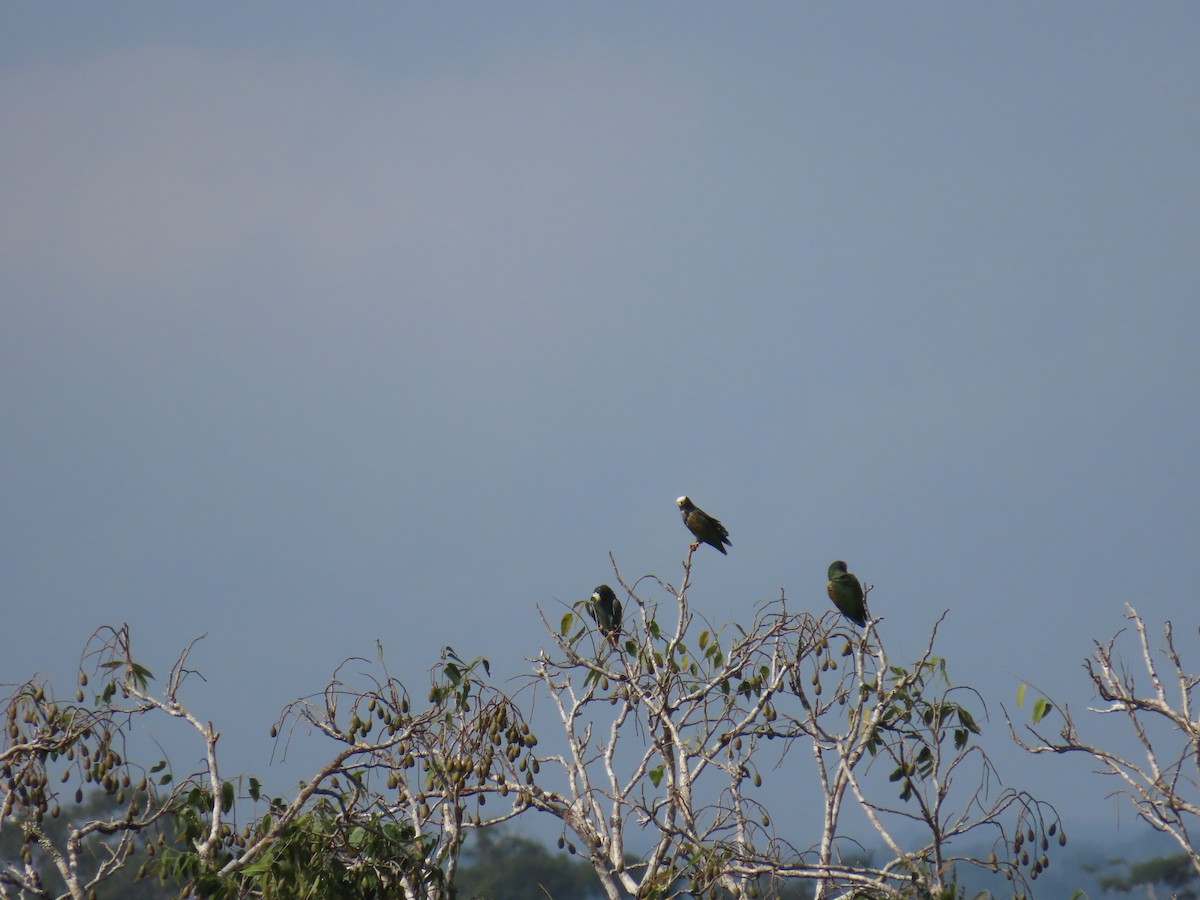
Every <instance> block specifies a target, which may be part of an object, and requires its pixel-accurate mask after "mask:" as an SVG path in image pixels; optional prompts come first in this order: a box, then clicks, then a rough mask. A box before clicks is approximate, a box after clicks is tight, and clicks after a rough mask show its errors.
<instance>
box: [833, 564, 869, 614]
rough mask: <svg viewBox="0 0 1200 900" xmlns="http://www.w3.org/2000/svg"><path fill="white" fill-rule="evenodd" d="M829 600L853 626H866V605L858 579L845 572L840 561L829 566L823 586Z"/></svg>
mask: <svg viewBox="0 0 1200 900" xmlns="http://www.w3.org/2000/svg"><path fill="white" fill-rule="evenodd" d="M825 590H826V591H827V592H828V593H829V599H830V600H832V601H833V605H834V606H836V607H837V608H838V611H839V612H840V613H841V614H842V615H843V616H845V617H846V618H847V619H849V620H850V621H851V622H853V623H854V624H855V625H866V624H867V605H866V603H865V602H863V589H862V585H861V584H859V582H858V579H857V578H856V577H855V576H854V575H853V574H852V573H850V572H848V571H847V570H846V564H845V563H844V562H842V561H841V560H840V559H838V560H835V561H833V562H831V563H830V564H829V581H828V583H827V584H826V585H825Z"/></svg>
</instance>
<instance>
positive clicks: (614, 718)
mask: <svg viewBox="0 0 1200 900" xmlns="http://www.w3.org/2000/svg"><path fill="white" fill-rule="evenodd" d="M614 573H615V574H616V577H617V580H618V582H619V583H620V584H621V585H622V587H623V588H624V589H625V591H626V592H627V594H628V596H629V602H628V603H626V604H625V610H626V613H625V626H626V636H625V639H624V640H623V641H621V642H619V643H618V646H617V647H616V648H614V649H613V650H612V651H611V652H609V653H607V654H605V653H604V652H603V650H604V644H603V641H602V640H600V639H598V638H597V636H596V633H595V632H592V631H590V630H589V629H588V627H587V623H586V620H585V619H584V618H583V617H582V616H581V615H580V612H581V609H582V607H581V605H580V604H576V607H577V608H576V609H574V610H572V611H570V612H567V613H566V614H564V615H563V616H562V617H561V619H560V621H559V622H558V623H557V627H553V626H552V625H551V624H550V623H549V622H548V621H547V622H546V625H547V629H548V630H549V631H550V632H551V633H552V635H553V637H554V640H555V645H554V652H553V653H552V654H550V653H545V652H543V653H542V654H540V655H539V656H538V657H536V658H535V659H533V660H532V662H533V674H532V676H531V678H532V679H533V680H534V682H535V683H536V684H537V686H538V687H539V688H540V690H542V691H543V692H544V693H545V694H547V695H548V696H549V698H550V700H551V702H552V704H553V706H554V708H555V710H556V711H557V713H558V717H559V720H560V722H561V725H562V728H563V732H564V735H565V737H566V750H565V751H563V752H561V753H556V754H549V755H547V756H544V757H542V758H541V759H540V762H541V763H542V764H543V765H545V764H552V765H553V766H554V767H555V769H557V771H558V778H557V779H556V780H557V781H558V782H560V783H561V784H563V785H565V787H562V788H559V789H551V788H549V787H546V786H545V782H544V781H543V782H538V783H531V785H530V787H529V788H528V794H529V802H530V804H531V805H532V806H533V807H535V808H537V809H539V810H542V811H544V812H547V813H549V814H551V815H553V816H555V817H556V818H558V819H559V820H560V821H561V822H562V824H563V828H564V835H565V837H564V839H565V840H566V842H567V846H568V848H570V849H572V850H574V849H576V847H578V850H579V852H581V853H582V854H584V855H585V856H586V857H587V858H588V859H589V860H590V861H591V863H592V865H593V868H594V869H595V870H596V873H597V875H598V876H599V878H600V881H601V884H602V886H603V887H604V891H605V894H606V896H608V897H610V898H616V897H619V896H622V895H623V894H632V895H635V896H639V897H649V896H657V897H668V896H677V895H682V894H685V893H689V894H701V895H707V894H710V893H711V894H714V895H715V894H717V893H719V892H728V893H730V894H732V895H734V896H745V895H748V894H750V893H751V891H752V889H753V888H755V887H756V885H757V883H758V881H759V880H760V879H762V878H767V879H772V880H773V881H775V882H781V881H786V880H790V879H805V880H809V881H812V882H813V883H814V884H815V888H816V894H817V896H818V897H832V896H838V895H843V894H857V895H860V896H868V895H869V896H876V895H879V896H883V895H888V896H896V895H907V894H912V895H914V896H918V895H922V896H923V895H930V896H941V895H942V893H943V892H946V891H950V892H953V891H954V867H955V866H956V865H958V864H966V865H977V866H983V867H986V868H990V869H992V870H996V871H1003V872H1004V873H1005V874H1006V875H1007V876H1008V877H1010V878H1011V879H1013V880H1014V881H1015V882H1017V883H1018V884H1020V883H1023V882H1024V879H1025V878H1026V877H1027V876H1028V877H1031V878H1036V877H1037V875H1038V874H1039V873H1040V871H1041V870H1042V869H1043V868H1044V867H1045V866H1046V865H1048V858H1047V857H1046V855H1045V852H1044V851H1042V852H1039V853H1032V854H1031V852H1030V849H1031V845H1036V844H1044V845H1046V846H1047V847H1048V841H1047V839H1046V835H1047V834H1054V833H1055V831H1057V830H1058V829H1059V828H1060V823H1059V822H1058V818H1057V815H1056V814H1055V813H1054V812H1053V810H1051V809H1050V808H1049V807H1047V806H1045V805H1044V804H1042V803H1039V802H1038V801H1037V800H1035V799H1034V798H1032V797H1030V796H1029V795H1028V794H1026V793H1024V792H1020V791H1016V790H1011V789H1007V790H1003V791H1001V792H1000V793H999V795H998V796H996V797H995V798H988V797H987V796H986V790H985V787H986V784H987V782H988V780H989V779H992V778H994V777H995V774H996V773H995V770H994V768H993V767H992V764H991V762H990V760H989V759H988V757H987V755H986V753H985V752H984V751H983V749H982V747H981V746H980V745H979V744H978V743H977V742H976V738H977V737H978V735H979V733H980V726H979V724H978V720H977V716H976V715H975V714H973V713H972V712H971V711H970V710H969V709H968V707H967V706H966V705H965V703H966V702H967V701H971V700H974V701H979V698H978V695H977V694H975V693H974V692H973V691H968V690H963V689H956V688H953V687H951V686H950V685H949V682H948V680H947V679H946V667H945V663H944V661H943V660H942V659H941V658H939V657H937V656H935V655H934V654H933V644H934V638H935V637H936V631H937V626H936V625H935V626H934V629H933V631H932V633H931V635H930V639H929V643H928V645H927V647H926V649H925V652H924V653H923V654H922V655H921V657H920V658H919V659H917V660H916V661H915V662H914V663H913V664H912V665H911V666H909V667H903V666H899V665H896V664H894V663H893V662H892V661H891V660H890V659H889V657H888V655H887V652H886V650H885V647H884V644H883V641H882V639H881V636H880V634H879V632H878V629H877V627H876V623H871V624H870V625H869V626H868V629H867V631H866V633H865V634H863V635H861V636H860V635H858V634H856V633H853V632H847V631H846V630H845V629H844V627H843V625H842V623H841V621H840V617H839V616H838V615H837V614H836V613H834V612H832V611H831V612H829V613H827V614H826V615H825V616H824V617H823V618H822V619H815V618H814V617H813V616H811V615H809V614H808V613H805V612H798V613H797V612H793V611H791V610H790V609H789V608H788V604H787V599H786V596H784V595H783V594H782V593H781V596H780V597H779V599H778V600H776V601H774V602H771V603H767V604H764V605H762V606H761V607H760V608H759V609H758V611H757V613H756V615H755V618H754V621H753V622H752V623H751V625H750V627H749V628H741V627H740V626H733V627H731V628H728V629H725V630H724V631H717V630H714V629H711V628H708V627H697V626H696V625H695V624H694V622H695V617H694V615H693V613H692V611H691V605H690V601H689V597H688V589H689V579H690V573H691V554H690V553H689V555H688V557H687V559H686V560H685V562H684V570H683V580H682V583H681V586H680V587H679V588H678V589H676V588H674V587H672V586H671V585H669V584H667V583H665V582H662V581H660V580H659V579H657V578H653V577H647V578H645V579H642V580H641V581H639V582H638V583H637V584H635V585H633V586H629V585H627V584H626V583H625V581H624V580H623V579H622V578H621V576H620V573H619V571H617V567H616V565H615V562H614ZM643 585H645V588H644V589H643ZM656 590H657V591H659V592H660V597H661V599H658V600H656V599H652V598H651V597H650V596H649V595H648V593H646V592H648V591H656ZM544 621H545V620H544ZM589 636H590V639H589ZM835 647H836V648H838V649H837V651H836V652H835V651H834V650H833V649H832V648H835ZM843 661H844V662H845V665H844V667H843ZM939 682H941V683H943V686H942V687H939V686H938V683H939ZM960 698H961V699H960ZM768 746H772V747H773V748H774V753H773V754H772V755H774V756H777V757H785V756H787V755H788V754H789V753H790V752H791V751H793V750H796V751H797V752H801V751H803V752H806V753H807V754H808V755H810V756H811V758H812V761H813V765H814V768H815V770H816V776H817V779H818V783H819V785H820V788H821V792H822V794H823V797H824V808H823V811H822V816H821V828H820V830H819V834H818V836H817V838H816V840H815V841H814V842H813V843H812V844H811V845H809V846H806V847H804V848H803V849H801V848H797V847H795V846H793V845H792V844H791V843H789V842H788V841H787V840H785V839H784V837H783V836H782V835H780V834H778V833H777V832H775V831H774V829H773V827H772V824H771V822H772V817H771V814H770V811H769V810H768V808H767V806H766V804H765V803H764V800H763V799H762V798H763V793H762V792H761V791H760V790H759V788H760V787H761V785H762V782H763V772H764V768H765V766H764V765H763V762H764V757H765V756H766V754H767V753H768V752H770V751H768ZM629 747H632V751H631V752H627V753H626V754H624V755H623V753H622V750H623V749H624V750H626V751H628V750H629ZM876 764H882V765H886V766H889V767H891V768H890V769H889V773H888V780H889V781H890V782H891V783H893V784H894V785H896V787H897V788H898V799H899V804H897V803H896V802H895V801H890V802H889V801H885V800H883V799H880V798H878V797H876V796H874V795H873V793H872V788H873V785H872V781H871V779H870V776H869V775H868V773H869V771H870V769H871V768H872V767H873V766H874V765H876ZM848 799H849V800H851V801H852V802H854V803H855V804H857V806H858V807H859V808H860V809H861V810H862V811H863V812H864V813H865V815H866V816H867V818H868V820H869V821H870V823H871V825H872V826H873V828H874V830H875V832H876V835H877V836H878V837H879V838H880V839H882V840H883V842H884V844H885V845H886V846H887V847H888V849H889V850H890V851H891V853H892V854H893V855H894V856H893V858H892V859H890V860H888V861H887V862H885V863H883V864H880V865H863V864H861V863H860V862H850V861H849V860H848V859H846V858H845V857H844V856H843V853H844V852H845V851H844V848H852V847H853V846H854V845H853V843H852V842H850V841H849V839H848V837H847V836H846V835H845V834H844V833H843V831H842V829H841V820H842V814H843V811H844V804H845V803H846V802H847V800H848ZM914 822H916V823H919V824H921V825H922V826H924V827H925V829H926V830H927V833H928V839H927V840H926V841H925V842H924V843H923V844H921V845H919V846H915V847H907V848H906V847H903V846H902V845H901V842H900V841H899V840H898V839H897V838H896V837H895V835H894V833H893V832H894V827H895V826H896V825H897V824H898V823H908V824H911V823H914ZM982 830H988V831H991V832H992V833H993V835H994V840H993V852H992V854H991V855H990V856H989V857H988V858H987V859H978V858H974V857H971V856H969V855H968V856H964V855H958V854H956V853H955V850H954V846H955V842H956V841H957V839H959V838H962V837H963V836H965V835H967V834H969V833H972V832H976V831H982ZM630 831H633V832H636V834H637V836H638V838H639V839H642V840H647V839H648V840H650V841H651V849H650V850H649V851H648V852H647V853H645V854H644V855H643V856H642V857H641V859H640V861H639V864H638V865H637V866H631V865H629V863H628V862H627V859H626V854H627V852H628V850H629V832H630Z"/></svg>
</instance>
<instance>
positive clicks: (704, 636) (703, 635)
mask: <svg viewBox="0 0 1200 900" xmlns="http://www.w3.org/2000/svg"><path fill="white" fill-rule="evenodd" d="M707 646H708V630H707V629H705V630H704V631H702V632H700V649H701V650H703V649H704V648H705V647H707Z"/></svg>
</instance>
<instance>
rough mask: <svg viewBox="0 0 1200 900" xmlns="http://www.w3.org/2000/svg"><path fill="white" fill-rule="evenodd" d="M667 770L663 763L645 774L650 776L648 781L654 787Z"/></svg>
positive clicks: (660, 781)
mask: <svg viewBox="0 0 1200 900" xmlns="http://www.w3.org/2000/svg"><path fill="white" fill-rule="evenodd" d="M666 771H667V764H666V763H663V764H662V765H660V766H658V767H657V768H654V769H651V770H650V771H649V772H648V773H647V774H648V775H649V776H650V781H651V782H653V784H654V786H655V787H658V786H659V785H660V784H661V783H662V780H663V774H664V773H665V772H666Z"/></svg>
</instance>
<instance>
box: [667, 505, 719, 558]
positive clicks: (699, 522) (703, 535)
mask: <svg viewBox="0 0 1200 900" xmlns="http://www.w3.org/2000/svg"><path fill="white" fill-rule="evenodd" d="M675 503H676V505H677V506H678V507H679V511H680V512H681V513H683V524H684V525H686V526H687V527H688V531H690V532H691V533H692V534H694V535H695V536H696V540H695V542H694V543H693V544H692V550H693V551H695V549H696V548H697V547H699V546H700V545H701V544H702V543H703V544H708V545H709V546H710V547H716V548H717V549H718V550H720V551H721V552H722V553H725V547H724V546H722V545H724V544H728V545H729V546H730V547H732V546H733V541H731V540H730V539H729V532H728V531H727V530H726V528H725V526H724V525H722V524H721V523H720V522H718V521H717V520H716V519H714V518H713V517H712V516H710V515H709V514H708V513H706V512H705V511H704V510H702V509H701V508H700V507H698V506H697V505H696V504H694V503H693V502H692V501H691V500H690V499H688V498H687V497H680V498H679V499H678V500H676V501H675ZM726 555H728V554H727V553H726Z"/></svg>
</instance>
